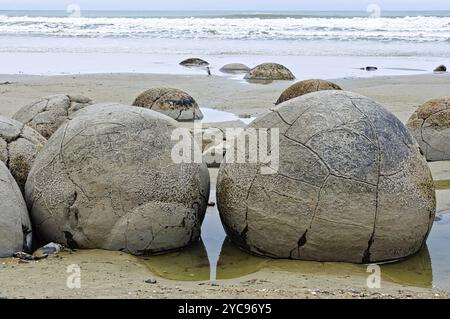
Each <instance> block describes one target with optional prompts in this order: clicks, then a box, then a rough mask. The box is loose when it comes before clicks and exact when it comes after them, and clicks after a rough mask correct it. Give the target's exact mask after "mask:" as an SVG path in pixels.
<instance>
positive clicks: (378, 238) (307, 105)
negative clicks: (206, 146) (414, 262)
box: [217, 91, 436, 263]
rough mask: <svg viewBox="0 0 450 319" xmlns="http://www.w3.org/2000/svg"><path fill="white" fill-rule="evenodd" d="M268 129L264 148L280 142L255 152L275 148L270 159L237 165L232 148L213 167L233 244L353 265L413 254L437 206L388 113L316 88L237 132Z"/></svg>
mask: <svg viewBox="0 0 450 319" xmlns="http://www.w3.org/2000/svg"><path fill="white" fill-rule="evenodd" d="M268 128H269V129H272V130H271V131H270V137H267V141H268V142H270V141H271V140H272V138H273V136H275V137H277V135H276V133H277V132H278V136H279V137H278V138H276V139H275V141H272V142H270V145H266V146H265V147H264V148H261V147H262V146H264V145H259V144H257V146H258V147H257V148H256V149H259V150H261V149H263V150H264V149H266V151H267V149H269V150H271V153H272V154H274V153H277V152H276V151H278V154H279V156H278V161H277V160H276V158H275V159H272V160H271V162H272V163H269V164H270V165H269V164H264V163H263V162H259V163H258V162H256V161H253V162H252V161H250V160H247V161H242V160H240V161H237V160H236V159H235V157H236V158H239V157H237V156H238V155H236V154H239V152H243V151H244V150H242V149H240V148H239V147H238V146H237V145H242V144H238V143H236V145H235V146H234V151H233V152H227V154H226V156H225V160H224V161H223V162H222V164H221V167H220V170H219V175H218V181H217V200H218V202H217V203H218V208H219V211H220V214H221V219H222V222H223V224H224V226H225V229H226V231H227V233H228V235H229V237H230V238H231V239H232V240H233V241H234V242H235V243H236V244H238V245H239V246H241V247H242V248H244V249H246V250H248V251H250V252H252V253H255V254H261V255H266V256H270V257H275V258H292V259H303V260H315V261H343V262H353V263H371V262H381V261H390V260H396V259H398V258H403V257H406V256H409V255H412V254H414V253H416V252H417V251H418V250H419V249H420V248H421V247H422V245H423V244H424V242H425V240H426V238H427V236H428V233H429V231H430V229H431V226H432V223H433V220H434V215H435V209H436V199H435V191H434V185H433V180H432V177H431V172H430V169H429V168H428V166H427V163H426V161H425V158H424V157H423V156H422V155H421V153H420V150H419V146H418V144H417V142H416V141H415V140H414V138H413V137H412V136H411V134H410V133H409V132H408V130H407V129H406V127H405V126H404V125H403V124H402V123H401V122H400V121H399V120H398V119H397V118H396V117H395V116H394V115H393V114H392V113H390V112H388V111H387V110H386V109H384V108H383V107H382V106H381V105H380V104H378V103H376V102H374V101H372V100H370V99H368V98H366V97H364V96H361V95H357V94H354V93H350V92H345V91H320V92H315V93H311V94H307V95H304V96H301V97H298V98H294V99H292V100H289V101H287V102H285V103H283V104H280V105H279V107H278V108H277V109H274V110H273V111H272V112H270V113H268V114H266V115H264V116H262V117H260V118H258V119H256V120H255V121H254V122H253V123H252V124H250V125H249V126H248V127H247V128H246V130H247V131H246V132H244V133H243V134H246V133H247V134H248V133H249V130H250V129H255V130H256V129H263V131H262V132H264V129H268ZM273 134H275V135H273ZM262 140H264V139H262ZM276 142H278V143H276ZM269 147H270V148H269ZM251 149H252V148H251ZM251 149H250V150H251ZM243 154H245V153H243ZM246 158H250V157H249V156H248V155H247V157H246ZM263 158H264V157H263ZM264 162H265V161H264ZM267 166H270V168H271V169H268V167H267ZM263 168H264V169H263Z"/></svg>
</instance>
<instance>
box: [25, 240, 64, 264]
mask: <svg viewBox="0 0 450 319" xmlns="http://www.w3.org/2000/svg"><path fill="white" fill-rule="evenodd" d="M63 250H64V247H63V246H62V245H60V244H55V243H48V244H47V245H45V246H43V247H41V248H39V249H37V250H36V251H35V252H34V253H33V255H32V256H33V258H34V259H35V260H39V259H44V258H47V257H48V256H50V255H56V254H58V253H60V252H62V251H63Z"/></svg>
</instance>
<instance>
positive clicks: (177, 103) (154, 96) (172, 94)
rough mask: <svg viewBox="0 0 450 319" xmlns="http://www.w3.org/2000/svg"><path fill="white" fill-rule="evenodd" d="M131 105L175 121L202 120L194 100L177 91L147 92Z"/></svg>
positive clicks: (159, 90)
mask: <svg viewBox="0 0 450 319" xmlns="http://www.w3.org/2000/svg"><path fill="white" fill-rule="evenodd" d="M133 105H134V106H139V107H145V108H147V109H150V110H153V111H156V112H159V113H162V114H164V115H167V116H169V117H171V118H173V119H174V120H177V121H195V120H201V119H202V118H203V114H202V112H201V111H200V108H199V107H198V104H197V102H195V100H194V98H193V97H192V96H190V95H189V94H187V93H186V92H184V91H181V90H178V89H172V88H153V89H150V90H147V91H145V92H144V93H142V94H141V95H139V96H138V97H137V98H136V100H134V102H133Z"/></svg>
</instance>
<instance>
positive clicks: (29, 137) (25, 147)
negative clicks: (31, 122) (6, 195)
mask: <svg viewBox="0 0 450 319" xmlns="http://www.w3.org/2000/svg"><path fill="white" fill-rule="evenodd" d="M46 142H47V140H46V139H45V138H44V137H42V135H41V134H39V133H38V132H37V131H35V130H33V129H32V128H30V127H28V126H26V125H24V124H23V123H20V122H18V121H15V120H13V119H10V118H7V117H4V116H0V161H2V162H3V163H5V165H6V166H7V167H8V169H9V170H10V172H11V174H12V175H13V177H14V178H15V180H16V182H17V184H18V185H19V187H20V189H21V190H22V191H23V190H24V188H25V182H26V181H27V177H28V172H29V171H30V169H31V165H32V164H33V162H34V159H35V158H36V156H37V154H38V153H39V151H40V150H41V149H42V148H43V147H44V145H45V143H46Z"/></svg>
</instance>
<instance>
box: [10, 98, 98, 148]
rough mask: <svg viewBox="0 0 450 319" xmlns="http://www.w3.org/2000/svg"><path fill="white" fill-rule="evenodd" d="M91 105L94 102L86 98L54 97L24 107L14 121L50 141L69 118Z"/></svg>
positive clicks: (14, 117)
mask: <svg viewBox="0 0 450 319" xmlns="http://www.w3.org/2000/svg"><path fill="white" fill-rule="evenodd" d="M91 104H93V102H92V101H91V100H90V99H89V98H87V97H84V96H79V95H65V94H59V95H52V96H48V97H45V98H42V99H39V100H37V101H34V102H32V103H31V104H29V105H26V106H24V107H23V108H21V109H20V110H19V111H18V112H17V113H16V114H14V116H13V119H15V120H17V121H19V122H22V123H24V124H26V125H28V126H30V127H32V128H34V129H35V130H36V131H38V132H39V133H40V134H41V135H42V136H43V137H45V138H47V139H48V138H49V137H50V136H52V134H53V133H54V132H55V131H56V130H57V129H58V128H59V126H60V125H61V124H62V123H63V122H64V121H65V120H66V119H67V118H68V116H70V115H71V114H72V113H74V112H76V111H78V110H80V109H82V108H84V107H86V106H88V105H91Z"/></svg>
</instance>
